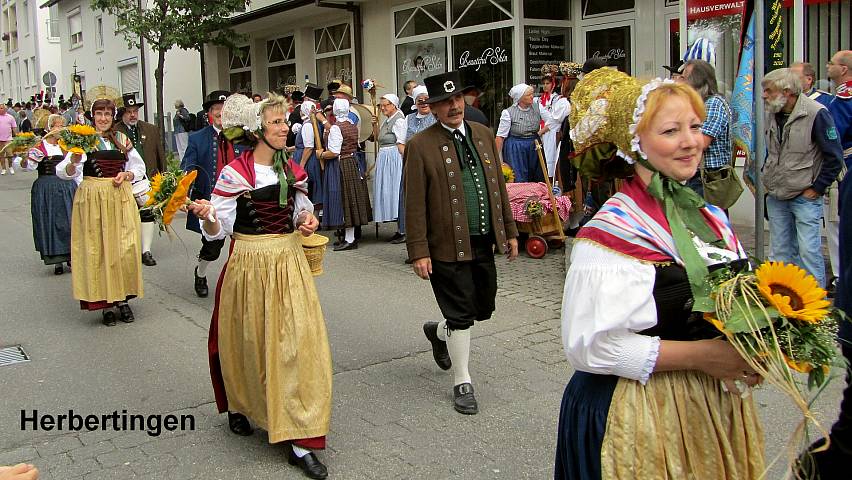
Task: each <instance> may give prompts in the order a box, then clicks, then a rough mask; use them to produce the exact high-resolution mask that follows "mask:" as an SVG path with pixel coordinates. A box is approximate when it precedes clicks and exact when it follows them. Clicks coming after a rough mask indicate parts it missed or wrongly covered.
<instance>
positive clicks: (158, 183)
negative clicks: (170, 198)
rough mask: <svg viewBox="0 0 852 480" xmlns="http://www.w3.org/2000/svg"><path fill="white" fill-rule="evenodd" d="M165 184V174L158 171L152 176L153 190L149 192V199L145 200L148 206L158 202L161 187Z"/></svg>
mask: <svg viewBox="0 0 852 480" xmlns="http://www.w3.org/2000/svg"><path fill="white" fill-rule="evenodd" d="M162 186H163V174H162V173H159V172H157V174H156V175H154V176H153V177H152V178H151V190H150V191H149V192H148V201H147V202H145V206H146V207H150V206H151V205H153V204H155V203H157V198H156V197H157V193H159V192H160V188H162Z"/></svg>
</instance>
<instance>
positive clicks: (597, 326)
mask: <svg viewBox="0 0 852 480" xmlns="http://www.w3.org/2000/svg"><path fill="white" fill-rule="evenodd" d="M655 276H656V271H655V269H654V266H653V265H650V264H645V263H642V262H639V261H637V260H634V259H632V258H629V257H627V256H624V255H619V254H617V253H614V252H611V251H609V250H606V249H604V248H603V247H600V246H598V245H596V244H593V243H591V242H586V241H579V242H576V243H575V244H574V249H573V251H572V252H571V266H570V268H569V269H568V274H567V276H566V278H565V291H564V295H563V298H562V344H563V346H564V348H565V355H566V357H567V358H568V362H569V363H571V365H572V366H573V367H574V368H575V369H577V370H580V371H584V372H590V373H598V374H603V375H616V376H619V377H624V378H629V379H632V380H638V381H639V382H641V383H642V384H644V383H645V382H647V381H648V377H649V376H650V375H651V373H652V372H653V371H654V366H655V365H656V363H657V355H658V353H659V349H660V338H659V337H651V336H647V335H640V334H638V333H636V332H639V331H642V330H645V329H648V328H650V327H653V326H654V325H656V324H657V307H656V304H655V303H654V297H653V289H654V280H655Z"/></svg>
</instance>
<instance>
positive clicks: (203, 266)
mask: <svg viewBox="0 0 852 480" xmlns="http://www.w3.org/2000/svg"><path fill="white" fill-rule="evenodd" d="M208 265H210V262H208V261H207V260H200V259H199V260H198V266H197V267H195V274H196V275H198V276H199V277H206V276H207V266H208Z"/></svg>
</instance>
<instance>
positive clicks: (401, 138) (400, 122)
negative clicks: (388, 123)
mask: <svg viewBox="0 0 852 480" xmlns="http://www.w3.org/2000/svg"><path fill="white" fill-rule="evenodd" d="M391 129H392V130H393V134H394V135H396V143H400V144H402V145H405V132H406V130H408V124H407V123H406V121H405V117H400V118H397V119H396V121H395V122H394V123H393V127H391Z"/></svg>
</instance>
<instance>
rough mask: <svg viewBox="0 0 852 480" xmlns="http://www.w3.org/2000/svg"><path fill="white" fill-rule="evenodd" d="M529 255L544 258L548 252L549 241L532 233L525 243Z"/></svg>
mask: <svg viewBox="0 0 852 480" xmlns="http://www.w3.org/2000/svg"><path fill="white" fill-rule="evenodd" d="M525 248H526V250H527V255H529V256H530V257H532V258H542V257H544V256H545V255H546V254H547V241H545V240H544V239H543V238H541V237H539V236H538V235H530V238H528V239H527V243H526V245H525Z"/></svg>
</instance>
